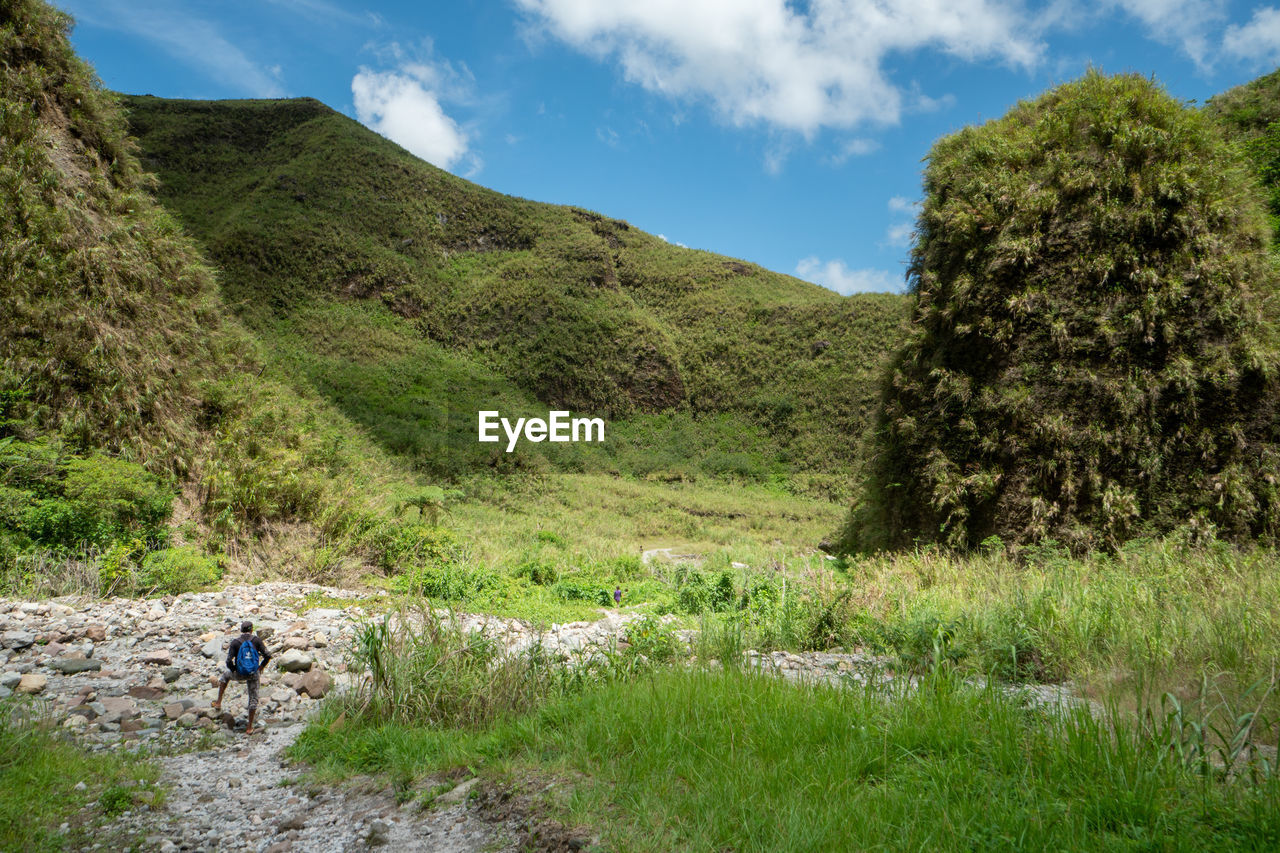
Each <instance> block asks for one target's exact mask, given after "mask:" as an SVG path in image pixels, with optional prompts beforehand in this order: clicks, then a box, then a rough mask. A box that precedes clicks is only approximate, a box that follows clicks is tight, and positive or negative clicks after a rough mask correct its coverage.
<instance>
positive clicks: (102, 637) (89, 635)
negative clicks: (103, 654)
mask: <svg viewBox="0 0 1280 853" xmlns="http://www.w3.org/2000/svg"><path fill="white" fill-rule="evenodd" d="M84 636H85V639H88V640H93V641H94V642H95V643H102V642H106V639H107V629H106V627H105V626H103V625H90V626H89V627H87V628H85V629H84Z"/></svg>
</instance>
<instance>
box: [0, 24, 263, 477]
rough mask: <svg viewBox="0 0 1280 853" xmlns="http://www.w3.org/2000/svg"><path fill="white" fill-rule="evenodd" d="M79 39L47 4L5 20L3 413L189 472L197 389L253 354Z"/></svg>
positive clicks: (0, 221)
mask: <svg viewBox="0 0 1280 853" xmlns="http://www.w3.org/2000/svg"><path fill="white" fill-rule="evenodd" d="M68 26H69V20H68V19H67V18H66V16H64V15H63V14H61V13H60V12H57V11H55V10H53V9H51V8H49V7H48V6H47V5H45V4H44V3H42V2H31V1H30V0H15V2H8V3H5V4H4V7H3V9H0V120H2V121H3V134H2V135H3V137H4V145H3V146H0V185H2V186H3V189H4V199H5V201H4V207H3V209H2V210H0V244H2V245H3V246H4V251H3V252H2V253H0V304H3V306H4V309H3V310H2V311H0V357H2V358H3V374H2V375H0V395H3V396H2V397H0V399H3V401H4V404H3V405H4V406H5V410H4V413H3V415H4V417H5V418H7V419H8V420H9V421H11V422H17V421H21V422H23V423H26V424H27V426H28V428H30V429H35V430H48V431H52V432H55V433H60V434H63V435H65V436H68V437H71V438H74V440H75V441H77V442H78V443H79V444H81V445H85V446H89V447H104V448H106V449H108V450H111V451H115V452H123V451H126V450H127V451H128V452H129V453H130V454H132V455H135V456H138V457H140V458H142V459H144V460H146V461H148V462H149V463H151V464H152V465H154V466H155V467H157V468H158V469H165V470H172V471H174V472H181V471H183V470H185V469H186V468H188V467H189V466H190V464H191V454H192V453H193V452H194V447H193V438H194V437H195V436H196V435H198V432H199V431H198V430H197V429H195V416H196V411H195V410H196V409H197V406H196V405H194V404H195V402H196V398H197V396H198V394H197V391H196V387H195V386H196V384H197V383H198V382H199V381H200V379H201V378H202V377H209V376H213V375H216V374H217V373H218V372H219V371H224V370H234V369H235V368H236V366H237V365H238V363H239V362H240V360H241V358H242V357H243V356H242V354H241V353H237V351H236V347H235V346H234V345H233V344H234V342H233V341H232V340H231V339H229V338H227V337H225V336H222V335H221V334H220V330H221V326H222V317H221V313H220V305H219V302H218V298H217V289H216V286H215V284H214V282H213V278H212V276H211V275H210V274H209V272H208V270H207V269H206V268H205V267H204V266H203V265H202V264H201V263H200V259H199V256H198V254H197V252H196V250H195V248H194V246H193V245H192V244H191V242H190V241H189V240H187V239H185V238H184V237H182V235H181V234H180V233H179V231H178V229H177V227H176V226H175V225H174V224H173V222H172V220H170V218H169V217H168V216H167V215H166V214H165V213H164V212H163V211H162V210H160V209H159V208H158V207H157V206H156V205H155V204H154V202H152V200H151V199H150V198H149V197H148V195H147V182H146V181H145V180H144V176H143V173H142V171H141V169H140V168H139V166H138V163H137V161H136V159H135V158H134V157H133V154H132V151H131V149H130V146H129V144H128V142H127V136H126V130H127V126H126V124H125V122H124V120H123V117H122V116H121V115H120V112H119V110H118V107H117V105H116V102H115V98H114V96H112V95H111V94H110V93H107V92H105V91H103V90H102V89H101V87H100V85H99V84H98V81H97V80H96V78H95V76H94V75H93V72H92V71H91V70H90V69H89V68H88V67H87V66H85V65H84V64H83V63H81V62H80V61H79V60H78V59H77V58H76V57H75V55H74V53H73V52H72V51H71V48H70V46H69V45H68V43H67V40H66V30H67V27H68Z"/></svg>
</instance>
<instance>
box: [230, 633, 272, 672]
mask: <svg viewBox="0 0 1280 853" xmlns="http://www.w3.org/2000/svg"><path fill="white" fill-rule="evenodd" d="M245 640H249V641H250V642H252V643H253V645H254V647H255V648H256V649H257V650H258V657H260V658H262V665H261V666H259V667H258V671H259V672H261V671H262V670H264V669H266V668H267V664H268V663H269V662H270V661H271V653H270V652H268V651H267V647H266V646H265V645H264V644H263V642H262V638H261V637H259V636H258V635H257V634H241V635H240V636H239V637H236V638H235V639H234V640H232V641H231V645H229V646H227V669H229V670H231V671H232V672H235V671H236V655H237V654H239V653H240V644H241V643H243V642H244V641H245Z"/></svg>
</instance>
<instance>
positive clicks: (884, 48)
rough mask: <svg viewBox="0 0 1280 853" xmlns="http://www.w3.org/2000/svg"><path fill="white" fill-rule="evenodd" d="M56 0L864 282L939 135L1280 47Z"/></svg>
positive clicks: (509, 13)
mask: <svg viewBox="0 0 1280 853" xmlns="http://www.w3.org/2000/svg"><path fill="white" fill-rule="evenodd" d="M1276 2H1277V4H1278V5H1280V0H1276ZM55 3H56V5H58V6H60V7H61V8H63V9H65V10H66V11H68V12H70V13H72V14H73V15H74V16H75V17H76V18H77V21H78V24H77V26H76V29H75V30H74V32H73V36H72V39H73V42H74V44H75V46H76V48H77V49H78V50H79V52H80V54H81V55H82V56H83V57H85V58H86V59H87V60H89V61H90V62H91V63H92V64H93V65H94V66H95V68H96V69H97V71H98V73H99V75H100V76H101V77H102V79H103V81H104V82H105V83H106V84H107V85H108V86H110V87H112V88H114V89H117V90H120V91H123V92H128V93H134V94H140V93H150V94H154V95H161V96H165V97H178V98H246V97H286V96H303V95H306V96H311V97H315V98H319V99H320V100H322V101H324V102H325V103H327V104H329V105H330V106H332V107H334V108H335V109H338V110H341V111H342V112H344V113H346V114H347V115H350V116H352V117H354V118H357V119H358V120H360V121H361V122H363V123H364V124H366V125H368V126H369V127H371V128H373V129H374V130H377V131H379V132H380V133H383V134H384V135H386V136H388V137H390V138H391V139H393V140H395V141H396V142H398V143H400V144H401V145H403V146H405V147H406V148H408V149H409V150H410V151H413V152H414V153H416V154H418V155H419V156H421V157H423V158H424V159H427V160H430V161H431V162H433V163H435V164H436V165H438V166H441V167H443V168H446V169H448V170H449V171H451V172H454V173H455V174H459V175H462V176H464V177H467V178H470V179H472V180H474V181H477V182H479V183H481V184H484V185H485V186H489V187H492V188H494V189H497V190H500V191H502V192H506V193H511V194H513V195H519V196H524V197H526V198H531V199H536V200H539V201H549V202H556V203H565V204H575V205H579V206H583V207H587V208H591V209H594V210H598V211H600V212H602V213H605V214H607V215H609V216H613V217H617V218H622V219H626V220H628V221H630V222H631V223H632V224H633V225H635V226H637V227H640V228H643V229H644V230H646V231H650V232H653V233H656V234H661V235H663V236H664V237H665V238H666V239H668V240H670V241H671V242H673V243H680V244H682V245H687V246H691V247H694V248H699V249H709V250H711V251H715V252H720V253H722V254H726V255H732V256H735V257H740V258H745V259H747V260H750V261H754V262H756V263H759V264H761V265H763V266H765V267H768V268H770V269H774V270H778V271H780V272H786V273H792V274H796V275H799V276H800V277H802V278H805V279H808V280H810V281H814V282H817V283H819V284H823V285H826V286H828V287H831V288H832V289H834V290H838V291H840V292H843V293H849V292H855V291H860V290H900V289H902V286H903V281H902V277H903V270H904V267H905V262H906V257H907V253H908V251H909V246H910V233H911V223H912V218H913V216H914V213H913V203H914V202H915V201H916V200H917V199H918V198H919V195H920V170H921V166H922V160H923V158H924V157H925V155H926V154H927V153H928V151H929V147H930V145H931V144H932V143H933V141H934V140H935V139H937V138H938V137H939V136H941V135H943V134H946V133H949V132H952V131H954V130H956V129H958V128H960V127H963V126H964V125H966V124H972V123H974V122H979V121H983V120H985V119H989V118H994V117H997V116H999V115H1001V114H1003V113H1004V111H1005V110H1007V109H1008V108H1009V106H1011V105H1012V104H1013V103H1015V102H1016V101H1018V100H1019V99H1021V98H1026V97H1030V96H1033V95H1035V94H1037V93H1039V92H1041V91H1043V90H1044V89H1045V88H1047V87H1049V86H1051V85H1053V84H1054V83H1058V82H1063V81H1066V80H1070V79H1073V78H1075V77H1077V76H1079V75H1080V74H1081V73H1083V72H1084V70H1085V69H1086V68H1088V67H1089V66H1090V65H1093V66H1095V67H1098V68H1100V69H1102V70H1103V71H1106V72H1122V71H1136V72H1140V73H1142V74H1147V75H1154V76H1155V77H1156V78H1157V79H1159V80H1160V81H1161V82H1162V83H1163V84H1164V85H1165V86H1166V88H1167V89H1168V90H1169V91H1170V92H1171V93H1172V94H1173V95H1174V96H1176V97H1178V98H1181V99H1184V100H1193V99H1194V100H1197V101H1203V100H1205V99H1207V98H1208V97H1209V96H1211V95H1213V94H1215V93H1217V92H1220V91H1222V90H1224V89H1226V88H1229V87H1231V86H1234V85H1237V84H1239V83H1243V82H1245V81H1247V80H1250V79H1253V78H1254V77H1256V76H1258V75H1259V74H1262V73H1265V72H1268V71H1271V70H1273V69H1274V68H1275V67H1276V66H1277V64H1280V8H1277V6H1270V5H1267V4H1266V3H1254V2H1245V3H1241V2H1234V3H1214V2H1208V0H1101V2H1088V3H1069V2H1050V3H1047V4H1045V3H1031V2H1019V0H900V1H899V2H893V0H809V2H784V0H450V2H435V3H421V2H396V0H368V2H339V0H55Z"/></svg>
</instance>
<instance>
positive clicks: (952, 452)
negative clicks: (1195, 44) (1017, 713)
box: [843, 73, 1280, 550]
mask: <svg viewBox="0 0 1280 853" xmlns="http://www.w3.org/2000/svg"><path fill="white" fill-rule="evenodd" d="M924 189H925V201H924V206H923V209H922V211H921V214H920V220H919V224H918V232H919V237H918V240H917V243H916V246H915V248H914V250H913V253H912V263H911V269H910V277H911V282H912V290H913V291H914V295H915V297H916V305H915V308H914V314H913V322H912V328H911V333H910V337H909V339H908V342H907V343H906V345H905V346H904V347H903V349H902V350H901V351H900V352H899V353H898V355H897V356H896V358H895V359H894V360H893V362H892V364H891V366H890V368H889V370H888V372H887V375H886V377H885V380H884V385H883V396H882V401H881V408H880V413H879V416H878V420H877V423H876V426H875V429H874V432H873V434H872V436H871V438H870V439H869V441H868V447H867V451H868V454H869V456H870V458H871V460H872V462H871V465H870V466H869V467H868V470H869V471H870V473H869V475H868V477H867V479H866V482H865V483H864V484H863V488H862V492H861V497H860V500H859V503H858V504H857V505H856V506H855V509H854V512H853V513H852V515H851V518H850V522H849V525H848V527H847V529H846V531H845V536H844V540H843V544H844V546H845V547H846V548H848V549H852V550H861V549H874V548H880V547H895V546H902V545H907V544H910V543H912V542H940V543H944V544H946V545H948V546H951V547H959V548H967V547H972V546H974V545H977V544H978V543H980V542H982V541H983V540H984V539H987V538H988V537H991V536H999V537H1000V538H1001V539H1002V540H1003V541H1004V542H1006V543H1009V542H1025V541H1035V540H1040V539H1043V538H1056V539H1058V540H1060V541H1063V542H1065V543H1067V544H1069V545H1070V546H1072V547H1073V548H1088V547H1094V546H1099V545H1107V544H1114V543H1115V542H1118V541H1122V540H1124V539H1128V538H1132V537H1135V536H1140V535H1146V534H1149V533H1158V532H1161V531H1166V530H1170V529H1172V528H1175V527H1177V526H1179V525H1182V524H1187V523H1192V524H1196V525H1201V526H1203V525H1213V527H1214V529H1216V531H1217V532H1218V534H1219V535H1224V536H1229V537H1244V536H1250V535H1257V534H1268V535H1274V534H1275V532H1276V530H1277V517H1278V515H1280V502H1278V501H1277V494H1276V471H1277V470H1280V467H1278V466H1280V457H1278V456H1277V453H1276V444H1275V441H1276V432H1277V429H1276V422H1277V416H1276V408H1277V406H1276V398H1277V385H1276V381H1275V366H1276V365H1277V364H1278V363H1280V359H1278V358H1277V354H1278V353H1277V345H1276V334H1275V329H1274V328H1273V326H1272V324H1271V323H1270V322H1269V321H1268V320H1267V319H1266V318H1265V317H1264V313H1263V311H1262V306H1263V304H1264V303H1265V301H1266V300H1267V299H1269V298H1270V297H1271V294H1272V293H1273V292H1274V291H1275V289H1276V273H1275V270H1274V268H1273V266H1272V264H1271V262H1270V260H1269V258H1268V256H1267V253H1266V247H1267V242H1268V229H1267V222H1266V218H1265V214H1264V211H1263V205H1262V202H1261V199H1260V197H1259V196H1260V194H1259V192H1258V190H1257V185H1256V182H1255V181H1254V180H1253V178H1252V177H1251V176H1250V175H1249V174H1248V170H1247V168H1246V166H1245V165H1244V164H1243V163H1242V161H1241V160H1240V159H1239V157H1238V156H1237V152H1236V150H1235V149H1234V148H1233V147H1232V146H1230V145H1228V144H1227V143H1225V142H1224V141H1223V139H1222V137H1221V135H1220V132H1219V130H1218V128H1217V127H1216V126H1215V125H1214V124H1213V123H1212V121H1211V120H1210V119H1209V118H1208V117H1206V116H1205V115H1203V114H1201V113H1199V112H1197V111H1195V110H1191V109H1188V108H1186V107H1184V106H1183V105H1182V104H1180V103H1178V102H1177V101H1175V100H1174V99H1172V98H1171V97H1169V96H1168V95H1167V94H1166V93H1165V92H1164V91H1163V90H1161V89H1160V87H1159V86H1157V85H1156V84H1155V83H1154V82H1152V81H1151V80H1148V79H1146V78H1143V77H1140V76H1120V77H1106V76H1103V75H1101V74H1097V73H1090V74H1088V75H1087V76H1086V77H1084V78H1083V79H1081V80H1079V81H1076V82H1073V83H1068V84H1066V85H1063V86H1060V87H1058V88H1056V89H1054V90H1052V91H1050V92H1049V93H1047V94H1045V95H1044V96H1042V97H1040V98H1038V99H1036V100H1034V101H1031V102H1025V103H1021V104H1019V105H1018V106H1016V107H1015V108H1014V109H1013V110H1011V111H1010V112H1009V114H1008V115H1006V116H1005V117H1004V118H1001V119H999V120H997V121H992V122H988V123H987V124H985V125H982V126H979V127H970V128H966V129H965V130H962V131H960V132H959V133H956V134H954V135H952V136H949V137H946V138H944V139H942V140H941V141H939V142H938V143H937V144H936V145H935V146H934V149H933V151H932V152H931V154H930V157H929V164H928V167H927V169H926V172H925V187H924Z"/></svg>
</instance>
